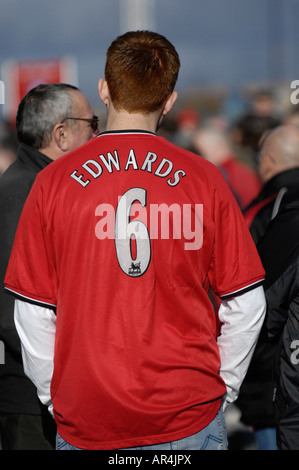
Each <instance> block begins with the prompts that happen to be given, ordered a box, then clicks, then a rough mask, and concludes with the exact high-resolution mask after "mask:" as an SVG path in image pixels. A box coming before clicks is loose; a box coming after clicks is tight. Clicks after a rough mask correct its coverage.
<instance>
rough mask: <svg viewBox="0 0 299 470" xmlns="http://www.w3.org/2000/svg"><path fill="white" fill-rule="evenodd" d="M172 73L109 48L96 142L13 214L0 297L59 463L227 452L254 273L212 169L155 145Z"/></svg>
mask: <svg viewBox="0 0 299 470" xmlns="http://www.w3.org/2000/svg"><path fill="white" fill-rule="evenodd" d="M179 68H180V59H179V56H178V54H177V51H176V49H175V48H174V46H173V45H172V44H171V43H170V42H169V41H168V40H167V39H166V38H165V37H164V36H162V35H160V34H157V33H154V32H150V31H131V32H128V33H126V34H124V35H122V36H119V37H118V38H116V39H115V40H114V41H113V42H112V43H111V45H110V46H109V48H108V51H107V59H106V66H105V78H101V79H100V80H99V86H98V88H99V95H100V98H101V100H102V101H103V103H104V104H105V106H106V109H107V129H106V131H105V132H103V133H101V134H100V135H98V136H97V138H96V139H92V140H91V141H90V142H88V143H86V144H85V145H83V146H82V147H80V149H77V150H75V151H73V152H71V153H70V154H69V155H67V156H66V157H64V158H62V159H60V160H57V161H56V162H55V163H54V164H53V165H50V166H49V167H48V168H46V169H45V170H44V171H43V172H42V173H40V174H39V175H38V176H37V179H36V181H35V183H34V185H33V188H32V190H31V192H30V195H29V197H28V199H27V201H26V204H25V207H24V210H23V212H22V216H21V220H20V224H19V226H18V231H17V235H16V239H15V243H14V248H13V251H12V255H11V258H10V262H9V266H8V270H7V273H6V276H5V289H6V291H7V292H9V293H10V294H12V295H14V296H18V297H19V298H18V299H17V300H16V301H15V302H16V305H15V321H16V325H17V329H18V332H19V335H20V338H21V342H22V348H23V354H24V363H25V364H26V373H27V374H28V376H29V377H31V378H32V380H33V381H34V382H35V384H36V386H37V388H38V393H39V397H40V399H41V401H42V402H43V403H44V404H46V405H47V406H49V409H50V410H51V412H53V414H54V416H55V420H56V423H57V431H58V434H57V449H61V450H69V449H74V448H76V449H87V450H88V449H90V450H96V449H101V450H105V449H106V450H107V449H132V448H135V449H136V446H138V449H140V450H142V449H151V450H153V449H158V450H159V449H160V450H162V449H171V448H172V449H173V448H176V449H194V450H196V449H206V450H210V449H215V450H216V449H217V450H220V449H221V450H223V449H226V448H227V438H226V430H225V422H224V416H223V408H224V407H225V406H226V403H228V402H232V401H234V400H235V399H236V397H237V395H238V390H239V387H240V383H241V382H242V379H243V377H244V374H245V373H246V370H247V364H248V362H249V360H250V357H251V355H252V352H253V349H254V347H255V344H256V339H257V336H258V334H259V330H260V327H261V325H262V322H263V318H264V313H265V298H264V291H263V287H262V282H263V279H264V269H263V267H262V265H261V263H260V259H259V257H258V255H257V251H256V247H255V245H254V243H253V241H252V238H251V237H250V233H249V231H248V228H247V227H246V225H245V223H244V220H243V217H242V213H241V211H240V209H239V207H238V205H237V203H236V201H235V199H234V197H233V195H232V193H231V191H230V189H229V187H228V185H227V184H226V182H225V180H224V178H223V177H222V175H221V172H220V171H219V170H218V168H216V166H215V165H212V164H211V163H210V162H207V161H206V160H205V159H203V158H201V157H199V156H198V155H195V154H193V153H191V152H189V151H187V150H185V149H181V148H179V147H176V146H175V145H173V144H172V143H170V142H168V141H167V140H166V139H164V138H162V137H158V136H157V134H156V131H157V129H158V127H159V126H160V124H161V122H162V120H163V118H164V116H165V115H166V114H167V113H168V112H169V111H170V110H171V109H172V107H173V105H174V103H175V101H176V98H177V93H176V91H175V89H174V88H175V85H176V81H177V77H178V72H179ZM157 208H159V210H162V211H163V214H162V215H163V217H162V219H163V223H162V224H159V221H158V220H157V218H156V216H158V219H159V214H157V213H156V212H155V211H157ZM174 209H175V212H176V213H175V216H174V217H171V215H170V213H169V210H171V211H172V210H174ZM138 212H139V215H138V216H137V213H138ZM184 214H185V215H184ZM188 214H189V215H190V216H191V215H192V214H193V216H192V221H193V222H194V223H195V224H196V229H195V230H194V232H193V233H190V231H192V230H191V226H190V222H191V221H190V217H189V216H188ZM182 228H183V231H182ZM24 247H26V250H25V252H24ZM27 253H30V256H27ZM210 286H212V288H213V289H214V290H215V291H216V293H217V294H218V295H219V296H220V297H221V299H222V304H221V307H220V312H219V316H220V320H221V323H222V328H221V334H220V336H218V335H217V325H216V320H215V313H214V309H213V305H212V303H211V302H210V300H209V295H208V293H209V288H210ZM30 301H32V302H33V303H30ZM37 331H38V335H37V334H36V333H37Z"/></svg>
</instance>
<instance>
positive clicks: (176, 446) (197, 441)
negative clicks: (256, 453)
mask: <svg viewBox="0 0 299 470" xmlns="http://www.w3.org/2000/svg"><path fill="white" fill-rule="evenodd" d="M227 445H228V444H227V434H226V427H225V420H224V414H223V410H222V407H221V408H220V410H219V411H218V413H217V415H216V417H215V418H214V419H213V421H211V422H210V424H208V426H206V427H205V428H204V429H202V430H201V431H199V432H198V433H196V434H193V435H192V436H188V437H185V438H184V439H179V440H178V441H172V442H166V443H164V444H154V445H149V446H141V447H130V448H127V449H119V450H227ZM56 450H80V449H79V448H78V447H74V446H72V445H71V444H68V443H67V442H65V441H64V440H63V439H62V438H61V437H60V436H59V434H57V437H56Z"/></svg>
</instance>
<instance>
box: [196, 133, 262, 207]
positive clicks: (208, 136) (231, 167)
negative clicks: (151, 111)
mask: <svg viewBox="0 0 299 470" xmlns="http://www.w3.org/2000/svg"><path fill="white" fill-rule="evenodd" d="M193 146H194V148H195V150H196V152H197V153H199V155H201V156H203V157H204V158H206V159H207V160H209V161H210V162H211V163H213V164H214V165H216V166H217V167H218V168H219V169H220V171H221V172H222V174H223V176H224V178H225V180H226V181H227V183H228V185H229V187H230V189H231V191H232V192H233V194H234V196H235V198H236V200H237V202H238V204H239V206H240V208H241V209H244V208H245V207H246V206H247V205H248V204H249V203H250V202H251V201H252V199H254V198H255V197H256V196H257V195H258V194H259V192H260V190H261V188H262V182H261V179H260V178H259V176H258V175H257V173H256V172H255V171H254V170H253V169H252V168H250V167H249V166H248V165H246V164H245V163H243V162H240V161H239V160H238V158H237V157H236V156H235V154H234V152H233V149H232V145H231V142H230V140H229V137H228V135H227V133H226V131H225V130H222V129H220V128H218V127H217V125H213V124H207V125H203V126H201V127H199V129H198V130H197V131H196V132H195V134H194V137H193Z"/></svg>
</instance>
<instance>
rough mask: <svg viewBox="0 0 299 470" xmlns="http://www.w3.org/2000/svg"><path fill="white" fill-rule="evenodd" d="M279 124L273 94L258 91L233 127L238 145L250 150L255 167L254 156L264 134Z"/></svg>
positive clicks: (266, 91)
mask: <svg viewBox="0 0 299 470" xmlns="http://www.w3.org/2000/svg"><path fill="white" fill-rule="evenodd" d="M280 124H281V119H280V118H279V117H278V116H277V114H276V110H275V101H274V96H273V93H272V92H271V91H270V90H258V91H257V92H256V93H255V94H254V95H253V97H252V102H251V104H250V109H249V110H248V112H246V113H244V114H243V115H242V116H240V118H239V119H237V120H236V122H235V123H234V126H233V127H234V132H235V135H236V134H237V133H238V138H237V140H238V142H239V144H241V145H242V146H243V147H244V148H248V149H250V150H252V152H253V154H252V155H253V158H254V160H255V161H254V163H255V165H258V162H257V160H256V156H257V153H258V150H259V143H260V140H261V138H262V137H263V135H264V133H265V132H267V131H269V130H272V129H274V128H275V127H277V126H279V125H280Z"/></svg>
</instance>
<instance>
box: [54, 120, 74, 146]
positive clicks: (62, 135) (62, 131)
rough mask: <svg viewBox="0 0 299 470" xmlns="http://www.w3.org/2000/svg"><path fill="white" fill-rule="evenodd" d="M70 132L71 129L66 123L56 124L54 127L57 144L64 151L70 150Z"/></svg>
mask: <svg viewBox="0 0 299 470" xmlns="http://www.w3.org/2000/svg"><path fill="white" fill-rule="evenodd" d="M68 132H70V129H69V128H68V127H67V126H66V125H65V124H64V123H58V124H56V125H55V126H54V129H53V138H54V141H55V144H56V145H57V147H59V149H60V150H62V151H63V152H66V151H67V150H68V139H67V137H68Z"/></svg>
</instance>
